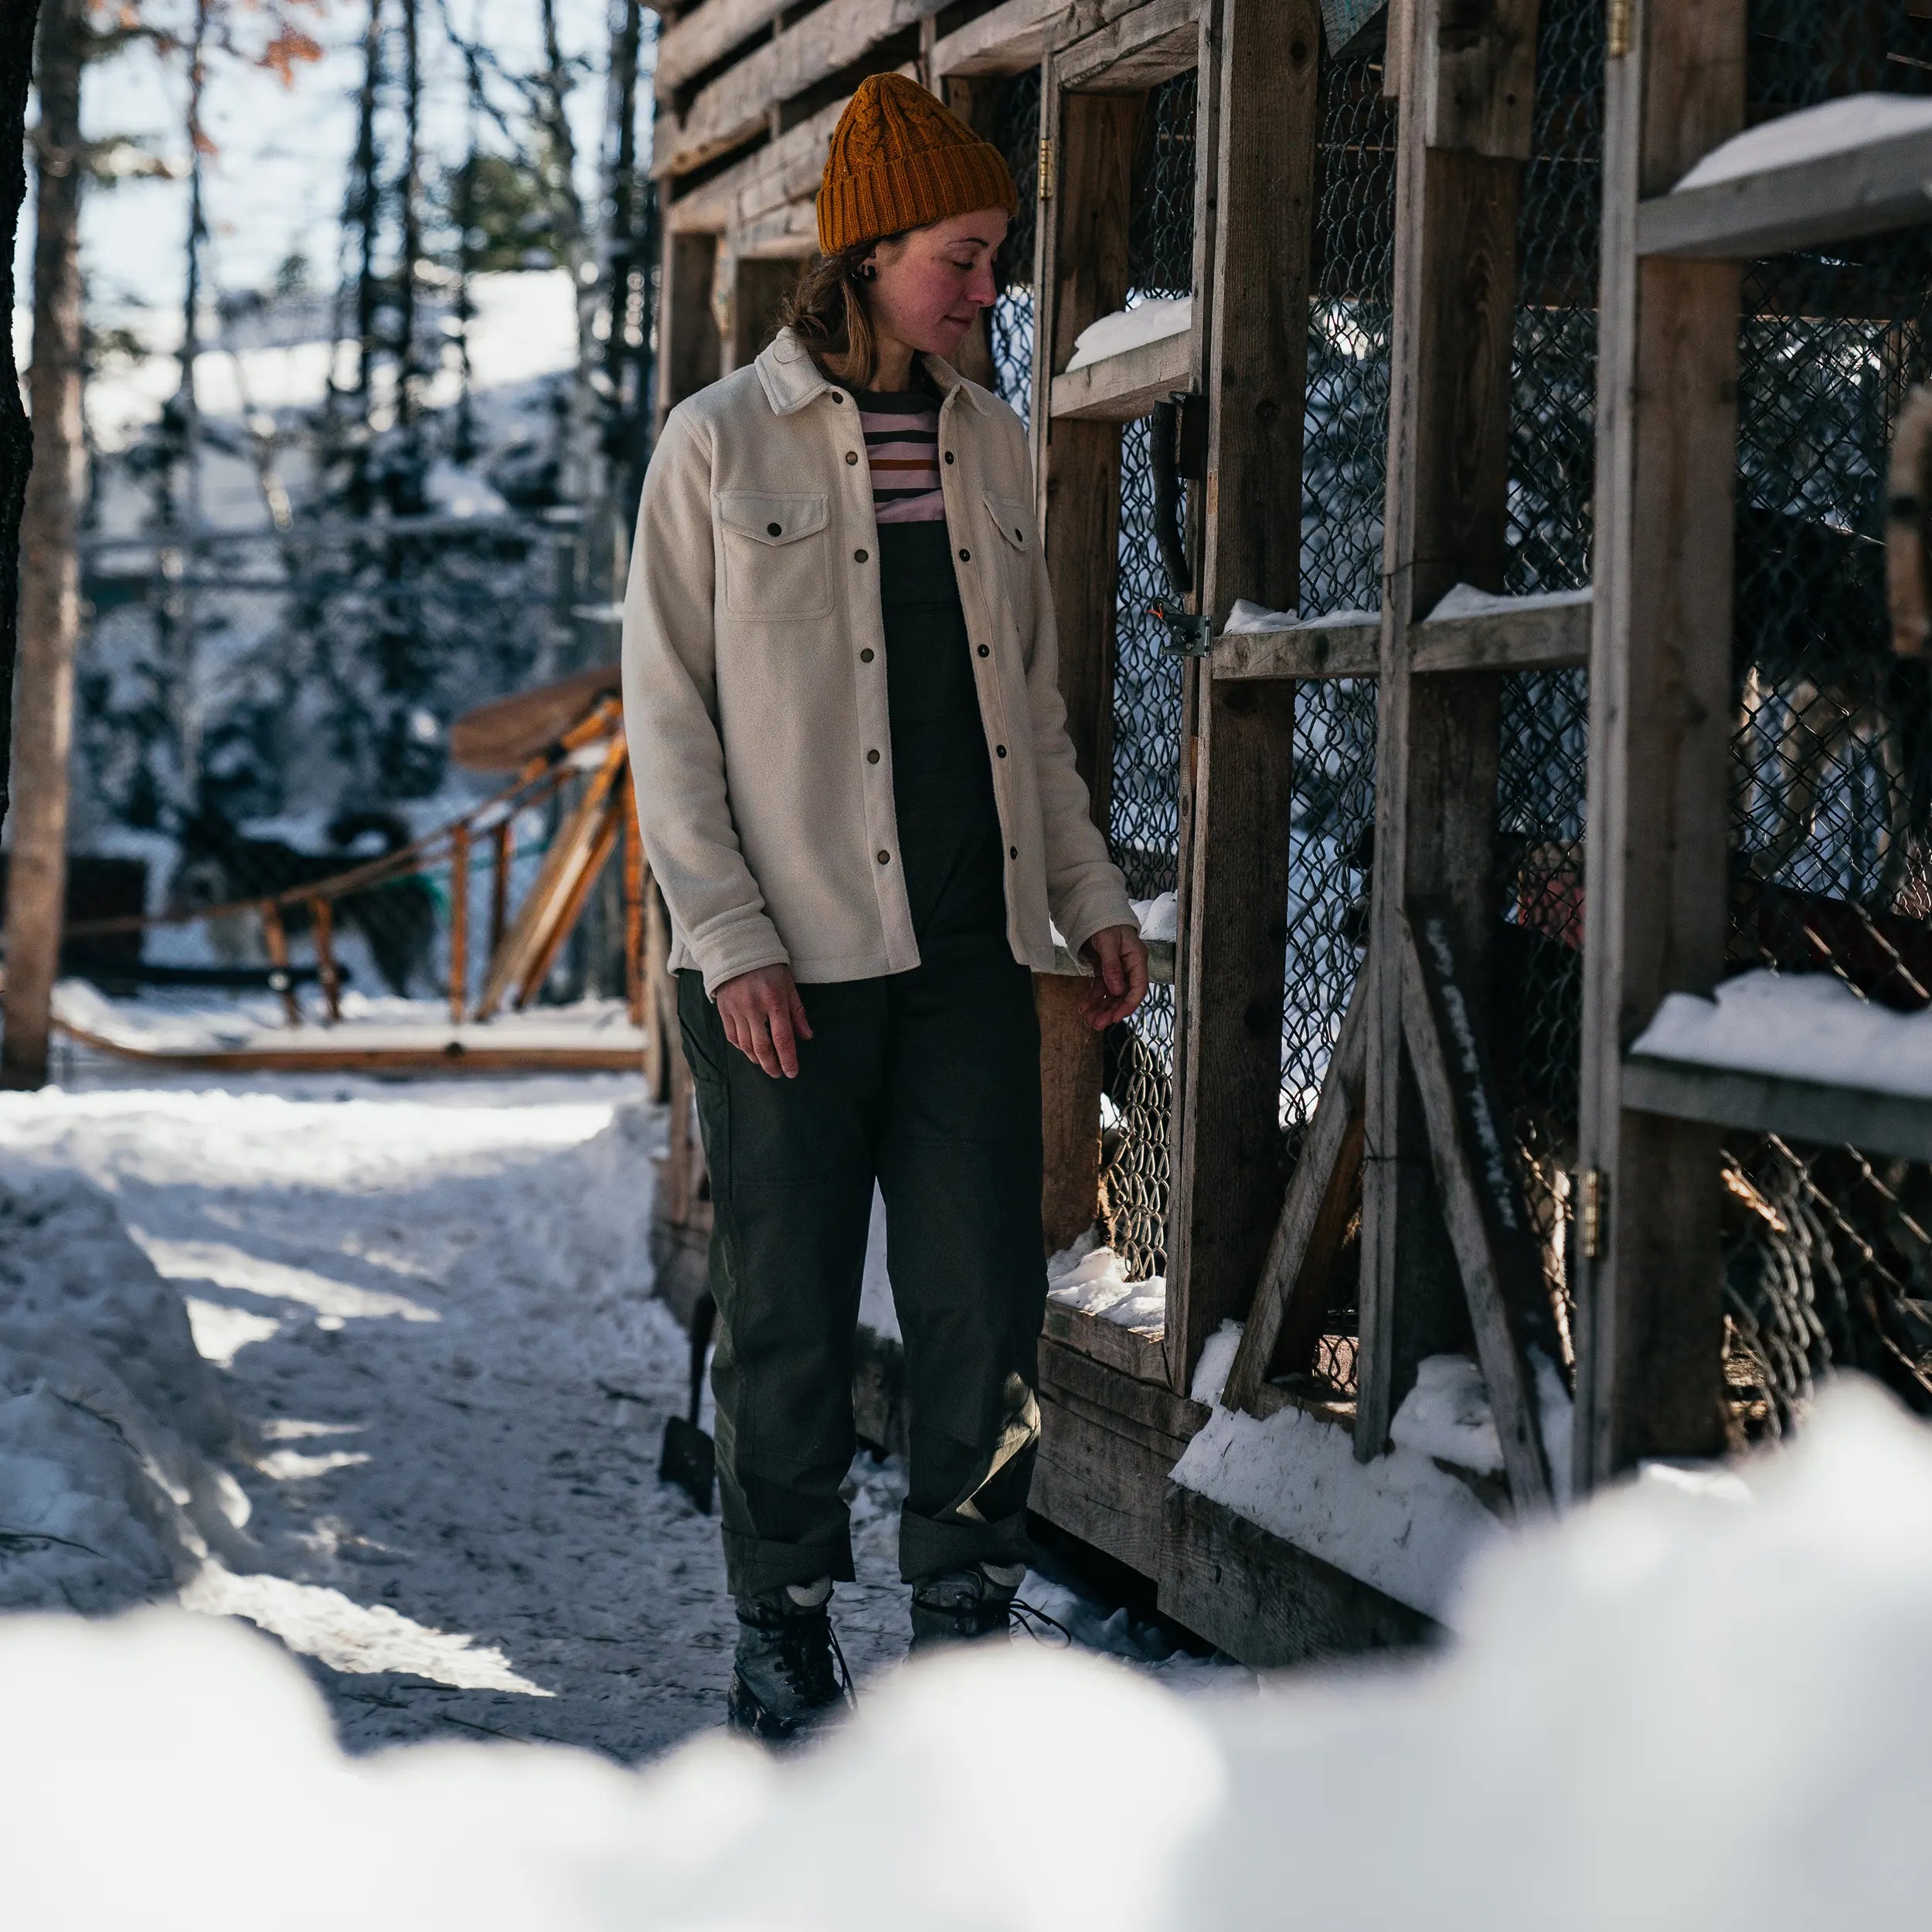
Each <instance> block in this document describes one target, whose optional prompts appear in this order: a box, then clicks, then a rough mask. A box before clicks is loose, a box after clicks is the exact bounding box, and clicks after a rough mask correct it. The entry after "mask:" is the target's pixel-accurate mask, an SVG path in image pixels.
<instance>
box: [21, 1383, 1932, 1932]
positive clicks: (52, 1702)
mask: <svg viewBox="0 0 1932 1932" xmlns="http://www.w3.org/2000/svg"><path fill="white" fill-rule="evenodd" d="M1741 1473H1742V1477H1743V1481H1741V1482H1740V1481H1733V1480H1732V1479H1731V1478H1728V1477H1719V1478H1716V1479H1715V1480H1712V1479H1710V1478H1682V1477H1678V1476H1675V1475H1673V1474H1672V1472H1660V1473H1659V1475H1658V1478H1656V1479H1655V1480H1652V1481H1647V1482H1643V1483H1640V1484H1638V1485H1635V1486H1634V1487H1633V1488H1629V1489H1627V1490H1625V1491H1624V1492H1621V1493H1619V1494H1615V1495H1611V1496H1608V1497H1607V1498H1603V1499H1601V1500H1599V1501H1598V1502H1595V1503H1594V1504H1592V1505H1590V1506H1588V1507H1587V1508H1586V1509H1582V1510H1580V1511H1579V1512H1577V1513H1575V1514H1574V1515H1572V1516H1570V1518H1568V1519H1566V1520H1565V1521H1564V1522H1563V1523H1561V1524H1560V1525H1557V1526H1548V1527H1546V1528H1544V1529H1542V1530H1539V1531H1538V1532H1536V1533H1534V1534H1532V1535H1529V1536H1525V1537H1523V1538H1522V1539H1517V1540H1515V1541H1513V1542H1512V1543H1510V1544H1509V1545H1508V1546H1505V1547H1503V1548H1502V1549H1498V1550H1497V1551H1495V1552H1494V1553H1492V1554H1491V1555H1490V1556H1488V1558H1487V1559H1486V1560H1485V1562H1484V1563H1483V1564H1482V1565H1481V1567H1480V1570H1479V1572H1478V1575H1477V1577H1476V1578H1475V1582H1474V1584H1473V1587H1472V1590H1471V1597H1470V1600H1469V1603H1468V1611H1467V1614H1466V1615H1465V1616H1464V1618H1463V1620H1462V1621H1463V1624H1464V1631H1465V1635H1464V1638H1463V1640H1462V1641H1461V1643H1460V1644H1459V1645H1458V1648H1456V1649H1455V1650H1454V1651H1453V1652H1452V1653H1451V1654H1449V1655H1447V1656H1446V1657H1445V1658H1442V1659H1440V1660H1438V1661H1436V1662H1428V1663H1424V1664H1422V1665H1413V1666H1410V1667H1407V1668H1385V1669H1383V1670H1381V1671H1379V1672H1374V1673H1369V1672H1357V1673H1355V1674H1352V1675H1338V1676H1335V1677H1332V1678H1329V1679H1301V1680H1298V1681H1294V1682H1284V1683H1282V1684H1281V1685H1278V1686H1277V1687H1274V1688H1270V1689H1266V1690H1264V1692H1262V1694H1261V1695H1260V1696H1258V1697H1250V1698H1246V1699H1241V1700H1238V1701H1237V1700H1232V1699H1230V1700H1225V1701H1223V1700H1216V1699H1200V1698H1193V1699H1181V1698H1178V1697H1175V1696H1172V1694H1170V1693H1168V1692H1165V1691H1164V1690H1163V1689H1161V1688H1159V1687H1158V1686H1157V1685H1154V1684H1151V1683H1150V1682H1147V1681H1146V1680H1145V1679H1141V1678H1138V1677H1136V1676H1134V1675H1131V1674H1130V1673H1129V1672H1127V1671H1125V1670H1123V1669H1120V1668H1116V1667H1113V1666H1111V1665H1104V1664H1102V1663H1099V1662H1095V1661H1093V1660H1091V1659H1083V1658H1078V1657H1072V1656H1069V1655H1066V1654H1063V1653H1059V1652H1049V1651H1043V1650H1035V1649H1032V1648H1028V1647H1026V1646H1020V1647H1017V1648H1015V1649H1014V1650H1013V1651H1011V1652H1009V1653H1005V1654H1002V1655H999V1656H998V1657H991V1658H988V1657H981V1658H965V1659H961V1660H957V1661H955V1662H944V1663H940V1664H938V1665H934V1666H932V1667H930V1668H927V1669H925V1670H923V1671H920V1670H914V1671H912V1672H907V1673H906V1675H904V1676H903V1677H902V1678H901V1679H899V1680H898V1681H897V1682H895V1683H894V1684H893V1685H891V1686H890V1688H889V1689H887V1690H886V1692H883V1693H882V1694H881V1695H879V1696H876V1697H875V1698H872V1699H869V1702H868V1708H867V1710H866V1714H865V1716H864V1717H863V1719H862V1721H861V1723H859V1725H858V1726H856V1727H855V1729H854V1730H852V1731H851V1732H849V1733H847V1734H846V1735H845V1736H842V1737H841V1738H838V1739H837V1740H834V1741H833V1742H832V1743H829V1744H828V1746H827V1747H825V1748H824V1749H823V1750H821V1751H820V1752H819V1753H816V1754H815V1755H814V1756H812V1757H810V1758H809V1759H808V1760H806V1761H804V1762H803V1763H801V1764H795V1765H791V1766H786V1765H774V1764H772V1763H770V1762H768V1761H767V1760H764V1759H763V1758H761V1757H757V1756H755V1755H753V1753H750V1751H748V1750H741V1749H740V1748H738V1747H734V1746H732V1745H730V1744H728V1743H725V1742H724V1741H723V1740H717V1739H712V1740H705V1741H702V1742H700V1743H697V1744H695V1745H693V1746H692V1747H689V1748H688V1749H686V1750H684V1751H683V1752H682V1753H679V1754H678V1755H677V1756H675V1757H672V1758H671V1759H669V1760H666V1761H665V1762H664V1763H663V1764H661V1765H660V1766H658V1767H657V1768H655V1769H654V1770H651V1771H650V1772H648V1773H646V1774H634V1773H629V1772H626V1771H624V1770H618V1769H617V1768H615V1767H612V1766H611V1765H608V1764H604V1763H600V1762H599V1761H597V1760H594V1759H592V1758H590V1757H588V1756H586V1755H583V1754H579V1753H570V1752H567V1751H562V1750H542V1749H537V1748H534V1747H529V1748H526V1747H493V1746H488V1745H485V1746H471V1745H467V1744H465V1745H436V1746H429V1747H413V1748H410V1749H408V1750H399V1751H395V1752H393V1753H389V1754H387V1755H386V1756H383V1757H376V1758H374V1759H370V1760H362V1762H360V1763H359V1764H356V1765H355V1766H351V1765H350V1764H349V1763H348V1762H347V1761H346V1760H344V1759H342V1757H339V1756H338V1754H337V1753H336V1751H335V1747H334V1746H333V1744H332V1743H331V1741H330V1734H329V1730H328V1723H327V1720H326V1718H325V1715H324V1713H323V1710H322V1708H321V1705H320V1704H319V1703H318V1702H317V1700H316V1699H315V1696H313V1695H312V1693H311V1691H310V1690H309V1688H308V1685H307V1684H306V1683H305V1682H304V1680H303V1679H301V1676H300V1675H299V1674H298V1672H297V1670H296V1668H295V1667H294V1665H291V1664H289V1663H288V1662H285V1661H284V1660H283V1659H282V1658H280V1657H279V1656H278V1655H277V1654H276V1653H275V1652H274V1651H273V1650H272V1649H271V1648H270V1647H269V1646H268V1645H267V1644H266V1643H265V1642H264V1641H261V1640H260V1639H258V1638H253V1637H252V1636H250V1635H249V1634H246V1633H244V1632H243V1631H241V1630H240V1629H238V1628H234V1627H233V1626H230V1625H225V1624H219V1623H217V1622H215V1621H211V1620H208V1619H199V1618H195V1617H186V1616H183V1615H181V1614H177V1613H173V1612H168V1611H142V1612H138V1613H136V1614H134V1615H133V1616H131V1617H129V1618H128V1619H127V1620H125V1621H121V1622H118V1623H111V1624H87V1623H84V1622H81V1621H77V1620H74V1619H57V1620H56V1619H49V1620H41V1619H31V1618H29V1619H22V1620H19V1621H15V1622H12V1624H5V1623H0V1709H4V1710H5V1712H6V1713H7V1730H8V1740H7V1749H6V1750H5V1752H4V1753H0V1861H3V1862H4V1864H5V1869H6V1870H7V1873H8V1878H7V1884H6V1893H7V1902H8V1906H9V1917H10V1918H11V1919H12V1920H15V1921H17V1922H18V1923H21V1924H23V1925H31V1926H33V1927H36V1932H64V1929H65V1928H70V1927H87V1928H90V1932H91V1928H94V1927H121V1926H124V1925H131V1924H137V1923H138V1924H140V1925H141V1926H143V1927H148V1928H151V1929H153V1932H162V1929H164V1928H168V1927H189V1926H191V1925H192V1926H193V1927H196V1928H198V1929H202V1932H219V1929H220V1928H223V1927H243V1926H250V1927H252V1926H257V1925H260V1924H264V1923H273V1924H274V1925H275V1926H276V1927H277V1928H278V1929H279V1932H301V1929H303V1928H308V1927H324V1926H328V1927H336V1926H339V1925H341V1924H342V1923H346V1922H348V1921H349V1920H350V1919H352V1920H354V1922H355V1923H356V1924H357V1925H358V1926H359V1927H363V1928H367V1932H384V1929H386V1928H392V1927H393V1928H398V1929H399V1932H400V1928H403V1927H410V1928H415V1927H422V1926H426V1925H437V1926H444V1925H461V1926H462V1927H464V1928H465V1932H492V1928H497V1927H502V1928H505V1932H508V1928H510V1927H516V1928H518V1929H519V1932H524V1929H525V1928H528V1927H532V1926H541V1927H544V1928H545V1932H592V1929H593V1928H602V1927H611V1928H614V1927H626V1928H645V1927H800V1928H819V1927H824V1928H827V1929H828V1932H830V1928H834V1927H835V1928H837V1929H838V1932H869V1929H870V1928H873V1927H879V1928H882V1929H883V1928H887V1927H889V1928H892V1932H903V1928H906V1927H975V1928H985V1927H1011V1928H1015V1932H1019V1929H1022V1928H1024V1929H1026V1932H1033V1929H1034V1928H1037V1929H1038V1932H1047V1929H1048V1928H1052V1932H1073V1929H1074V1928H1080V1927H1089V1926H1091V1927H1096V1928H1099V1927H1105V1928H1107V1932H1152V1928H1156V1927H1202V1926H1219V1925H1255V1924H1263V1925H1267V1924H1278V1923H1284V1922H1287V1921H1288V1920H1290V1919H1291V1920H1292V1922H1294V1923H1299V1924H1307V1925H1311V1926H1313V1925H1318V1926H1321V1927H1325V1928H1328V1932H1333V1929H1334V1928H1337V1927H1343V1928H1347V1927H1411V1926H1413V1927H1423V1926H1427V1927H1429V1928H1430V1932H1454V1929H1455V1928H1461V1927H1468V1928H1471V1932H1475V1928H1478V1927H1480V1928H1481V1929H1482V1932H1512V1929H1513V1928H1518V1927H1520V1928H1522V1932H1532V1928H1534V1932H1545V1928H1547V1927H1549V1926H1552V1925H1561V1926H1563V1927H1565V1928H1566V1932H1591V1929H1592V1928H1597V1927H1602V1928H1604V1929H1605V1932H1608V1929H1609V1928H1612V1927H1614V1928H1618V1932H1622V1929H1623V1928H1628V1927H1633V1926H1641V1927H1645V1928H1647V1929H1648V1932H1655V1929H1656V1928H1665V1929H1666V1932H1668V1929H1669V1928H1676V1927H1684V1928H1686V1932H1688V1928H1691V1927H1697V1928H1700V1929H1701V1928H1709V1927H1750V1928H1752V1932H1765V1929H1766V1928H1770V1929H1771V1932H1777V1928H1783V1927H1791V1928H1794V1932H1795V1928H1798V1927H1805V1928H1811V1927H1818V1926H1825V1925H1858V1926H1871V1927H1881V1926H1891V1925H1900V1924H1906V1923H1917V1921H1918V1919H1919V1917H1920V1914H1921V1913H1922V1910H1923V1888H1922V1877H1921V1874H1920V1870H1919V1866H1920V1858H1919V1855H1918V1847H1919V1845H1920V1843H1921V1842H1922V1840H1921V1834H1922V1832H1923V1821H1924V1819H1925V1818H1926V1817H1927V1815H1929V1814H1932V1742H1929V1741H1928V1738H1929V1737H1932V1724H1929V1723H1928V1719H1932V1647H1928V1646H1927V1644H1926V1642H1925V1641H1924V1633H1925V1631H1926V1630H1927V1628H1928V1626H1929V1625H1932V1434H1928V1433H1927V1431H1926V1430H1923V1428H1921V1427H1919V1426H1918V1425H1917V1424H1916V1423H1912V1422H1910V1421H1909V1420H1906V1418H1905V1417H1903V1415H1902V1414H1901V1413H1900V1412H1899V1411H1898V1410H1896V1409H1895V1408H1893V1406H1892V1405H1891V1403H1890V1402H1889V1400H1888V1399H1887V1398H1886V1397H1884V1396H1881V1395H1879V1393H1876V1391H1874V1390H1872V1389H1870V1388H1869V1387H1862V1386H1841V1387H1839V1388H1838V1389H1835V1390H1834V1391H1832V1393H1829V1394H1828V1395H1827V1396H1826V1397H1825V1400H1823V1401H1822V1402H1821V1403H1820V1405H1819V1407H1818V1413H1817V1417H1816V1420H1815V1424H1814V1426H1813V1427H1812V1428H1811V1430H1810V1431H1809V1432H1808V1434H1807V1435H1806V1437H1804V1439H1803V1440H1801V1442H1800V1443H1799V1444H1798V1446H1797V1447H1794V1448H1793V1449H1791V1450H1789V1451H1785V1452H1783V1453H1781V1454H1777V1455H1774V1456H1770V1457H1767V1458H1764V1459H1761V1460H1760V1461H1755V1462H1753V1463H1750V1464H1747V1465H1745V1467H1744V1468H1743V1471H1742V1472H1741ZM1046 1807H1050V1810H1051V1823H1050V1825H1049V1824H1048V1823H1047V1821H1046V1818H1044V1817H1043V1808H1046ZM211 1834H213V1835H215V1839H216V1842H219V1846H220V1856H219V1862H216V1863H215V1864H213V1865H209V1864H204V1865H203V1866H202V1867H201V1869H200V1870H199V1875H198V1876H197V1877H196V1879H195V1881H194V1882H193V1883H191V1884H188V1885H181V1884H168V1883H156V1879H157V1876H158V1874H160V1873H162V1872H173V1871H178V1870H179V1869H180V1861H181V1858H182V1848H183V1847H184V1846H192V1845H206V1844H208V1843H209V1842H210V1838H211ZM104 1851H106V1852H108V1854H109V1855H102V1854H103V1852H104Z"/></svg>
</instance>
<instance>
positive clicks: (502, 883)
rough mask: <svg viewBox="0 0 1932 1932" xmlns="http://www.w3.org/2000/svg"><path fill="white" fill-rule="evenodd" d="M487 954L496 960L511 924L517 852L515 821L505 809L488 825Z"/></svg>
mask: <svg viewBox="0 0 1932 1932" xmlns="http://www.w3.org/2000/svg"><path fill="white" fill-rule="evenodd" d="M490 845H491V858H490V957H491V958H492V959H495V957H496V955H497V954H498V951H499V950H500V949H501V948H502V944H503V934H504V932H505V929H506V928H507V927H509V923H510V861H511V860H512V859H513V858H515V855H516V820H515V815H514V814H512V813H509V812H505V814H504V815H503V816H502V818H499V819H498V821H497V822H496V823H495V825H493V826H492V827H491V828H490Z"/></svg>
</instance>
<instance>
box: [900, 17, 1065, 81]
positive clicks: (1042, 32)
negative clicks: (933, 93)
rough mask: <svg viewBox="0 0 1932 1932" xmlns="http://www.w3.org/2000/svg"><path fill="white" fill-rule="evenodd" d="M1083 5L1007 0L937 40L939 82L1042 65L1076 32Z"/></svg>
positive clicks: (934, 64)
mask: <svg viewBox="0 0 1932 1932" xmlns="http://www.w3.org/2000/svg"><path fill="white" fill-rule="evenodd" d="M1078 11H1079V9H1077V6H1076V5H1074V4H1073V0H1004V4H1003V5H999V6H997V7H995V8H993V9H992V10H991V11H990V12H986V13H982V14H981V15H980V16H979V18H978V19H977V20H969V21H968V22H967V23H966V25H965V26H963V27H960V28H957V29H954V32H951V33H949V34H944V35H942V36H940V38H939V39H937V40H936V41H934V43H933V53H932V69H933V80H934V83H935V84H937V83H938V82H940V81H942V80H970V79H973V78H975V77H978V76H980V75H983V74H1004V73H1022V72H1023V71H1024V70H1026V69H1027V68H1029V67H1036V66H1039V63H1041V61H1043V60H1045V59H1046V56H1047V55H1048V54H1049V53H1051V52H1052V50H1053V48H1054V47H1055V46H1058V45H1060V43H1062V42H1063V41H1065V40H1066V39H1070V38H1071V37H1072V36H1071V35H1070V32H1069V31H1068V30H1069V29H1070V27H1071V26H1072V24H1073V21H1074V19H1076V17H1077V14H1078Z"/></svg>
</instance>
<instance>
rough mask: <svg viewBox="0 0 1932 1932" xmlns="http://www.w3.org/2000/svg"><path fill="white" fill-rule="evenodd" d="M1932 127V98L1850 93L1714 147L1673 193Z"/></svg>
mask: <svg viewBox="0 0 1932 1932" xmlns="http://www.w3.org/2000/svg"><path fill="white" fill-rule="evenodd" d="M1927 130H1932V100H1920V99H1915V98H1913V97H1911V96H1910V95H1907V94H1847V95H1846V96H1845V97H1844V98H1843V99H1842V100H1828V101H1825V103H1823V104H1821V106H1818V107H1801V108H1799V109H1798V111H1797V112H1796V113H1794V114H1781V115H1780V116H1779V117H1777V120H1775V121H1766V122H1764V124H1763V125H1762V126H1760V127H1757V128H1749V129H1747V130H1746V131H1745V132H1744V133H1743V134H1733V136H1732V137H1731V138H1730V140H1729V141H1726V142H1725V143H1724V144H1723V146H1721V147H1719V148H1713V149H1712V150H1711V151H1710V152H1709V154H1708V155H1706V156H1705V157H1704V158H1703V159H1702V161H1700V162H1699V163H1698V164H1697V165H1696V167H1695V168H1692V170H1691V171H1690V172H1689V174H1687V175H1685V177H1684V179H1682V181H1680V182H1679V183H1678V184H1677V185H1676V186H1675V188H1673V189H1672V190H1671V192H1672V194H1675V195H1684V194H1689V193H1690V192H1692V190H1693V189H1699V188H1714V187H1716V186H1717V185H1718V184H1719V182H1726V181H1738V180H1741V179H1743V177H1744V176H1746V175H1762V174H1766V173H1768V172H1771V171H1772V170H1773V169H1775V168H1795V167H1798V166H1800V165H1802V164H1803V163H1804V162H1808V161H1823V160H1825V158H1827V157H1828V156H1830V155H1845V154H1851V153H1853V152H1855V151H1856V150H1858V149H1859V148H1875V147H1877V146H1878V145H1879V144H1880V143H1882V142H1884V141H1896V140H1897V139H1898V138H1900V136H1902V135H1905V134H1920V133H1923V132H1925V131H1927Z"/></svg>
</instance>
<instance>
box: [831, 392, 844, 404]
mask: <svg viewBox="0 0 1932 1932" xmlns="http://www.w3.org/2000/svg"><path fill="white" fill-rule="evenodd" d="M832 400H833V401H834V402H835V403H842V402H843V401H844V400H845V391H844V390H843V389H834V390H833V391H832Z"/></svg>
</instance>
